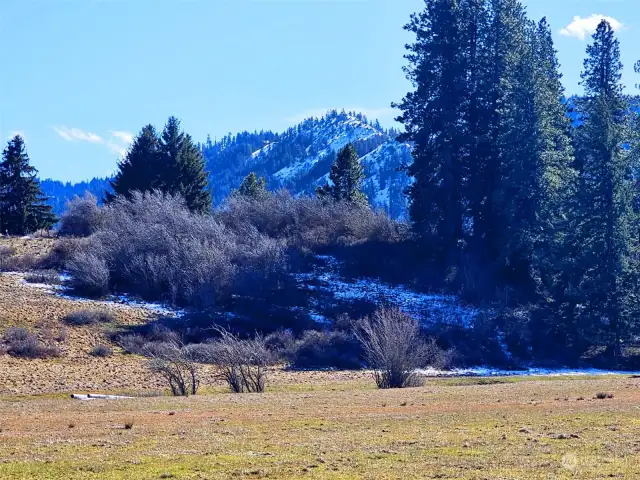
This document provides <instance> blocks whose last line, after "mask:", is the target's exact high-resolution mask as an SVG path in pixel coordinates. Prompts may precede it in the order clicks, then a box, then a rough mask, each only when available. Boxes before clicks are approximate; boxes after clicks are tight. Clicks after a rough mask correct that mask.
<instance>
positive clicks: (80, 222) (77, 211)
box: [58, 193, 102, 237]
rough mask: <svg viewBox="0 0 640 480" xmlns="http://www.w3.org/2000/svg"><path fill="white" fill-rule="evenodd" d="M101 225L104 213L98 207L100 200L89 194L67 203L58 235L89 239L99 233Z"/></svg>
mask: <svg viewBox="0 0 640 480" xmlns="http://www.w3.org/2000/svg"><path fill="white" fill-rule="evenodd" d="M101 224H102V211H101V210H100V208H99V207H98V200H97V199H96V197H94V196H93V195H92V194H91V193H87V194H86V195H85V196H83V197H77V196H76V197H75V198H74V199H73V200H70V201H69V202H67V205H66V209H65V212H64V213H63V214H62V216H61V217H60V227H59V229H58V235H61V236H72V237H88V236H89V235H91V234H93V233H95V232H97V231H98V229H99V228H100V225H101Z"/></svg>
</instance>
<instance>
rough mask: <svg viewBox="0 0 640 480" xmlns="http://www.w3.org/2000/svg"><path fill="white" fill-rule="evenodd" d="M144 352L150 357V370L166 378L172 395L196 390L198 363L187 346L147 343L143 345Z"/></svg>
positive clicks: (197, 384) (191, 393)
mask: <svg viewBox="0 0 640 480" xmlns="http://www.w3.org/2000/svg"><path fill="white" fill-rule="evenodd" d="M145 354H146V355H147V356H149V357H150V358H151V360H150V361H149V368H150V370H151V371H152V372H154V373H157V374H160V375H162V376H163V377H164V378H165V379H166V380H167V382H168V383H169V387H170V388H171V393H172V394H173V395H174V396H188V395H195V394H196V393H197V392H198V387H199V386H200V380H199V378H198V364H197V362H196V358H195V355H194V352H193V351H192V349H191V348H190V347H189V346H185V345H183V344H179V343H173V342H166V343H149V344H147V345H146V346H145Z"/></svg>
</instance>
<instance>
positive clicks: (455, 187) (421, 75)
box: [396, 0, 469, 260]
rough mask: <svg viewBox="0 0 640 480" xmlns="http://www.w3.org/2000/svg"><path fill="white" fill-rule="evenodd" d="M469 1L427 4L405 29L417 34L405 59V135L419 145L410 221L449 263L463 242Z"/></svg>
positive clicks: (401, 119)
mask: <svg viewBox="0 0 640 480" xmlns="http://www.w3.org/2000/svg"><path fill="white" fill-rule="evenodd" d="M468 6H469V2H467V1H466V0H461V1H458V0H434V1H430V2H426V7H425V9H424V11H423V12H421V13H419V14H414V15H412V17H411V21H410V23H409V24H408V25H406V26H405V29H406V30H407V31H409V32H412V33H413V34H415V35H416V42H415V43H414V44H412V45H409V46H408V47H407V48H408V50H409V52H408V53H407V55H406V56H405V58H406V59H407V60H408V61H409V66H408V67H406V68H405V72H406V74H407V78H408V79H409V80H410V81H411V82H412V84H413V86H414V88H415V90H414V91H412V92H410V93H408V94H407V96H406V97H405V98H404V99H403V100H402V102H401V103H400V104H399V105H396V106H397V107H398V108H400V109H401V110H402V115H401V116H400V117H399V118H398V119H397V120H398V121H399V122H401V123H403V124H404V126H405V129H406V133H405V134H404V135H402V136H401V138H400V139H401V140H403V141H412V142H414V144H415V148H414V161H413V164H412V165H410V166H409V168H408V174H409V175H410V176H411V177H413V178H414V180H415V181H414V183H413V184H412V185H411V186H410V187H409V191H408V195H409V198H410V216H411V220H412V222H413V226H414V229H415V231H416V233H418V234H419V235H420V237H421V238H423V240H424V241H425V242H426V243H427V244H428V246H429V247H430V248H431V249H435V250H436V251H437V252H441V253H443V252H444V253H446V255H445V257H448V259H449V260H451V259H452V258H455V257H457V254H456V251H457V250H458V249H459V248H460V246H461V242H462V239H463V220H464V200H463V192H462V187H463V173H464V165H465V161H466V152H467V150H466V141H467V138H468V137H467V134H468V130H467V126H466V124H465V123H464V122H462V121H461V115H463V112H464V110H465V105H466V102H467V98H468V90H467V84H466V80H467V67H466V61H467V58H466V55H465V53H466V47H467V45H466V41H467V39H466V37H465V35H464V33H463V32H464V25H463V23H462V20H463V19H464V18H465V17H464V14H463V11H464V9H465V8H468Z"/></svg>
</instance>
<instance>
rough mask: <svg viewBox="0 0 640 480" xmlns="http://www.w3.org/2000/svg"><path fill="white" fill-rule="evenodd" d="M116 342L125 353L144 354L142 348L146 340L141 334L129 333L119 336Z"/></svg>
mask: <svg viewBox="0 0 640 480" xmlns="http://www.w3.org/2000/svg"><path fill="white" fill-rule="evenodd" d="M117 343H118V345H120V347H121V348H122V349H123V350H124V351H125V353H130V354H132V355H144V353H145V350H144V348H145V345H146V344H147V343H148V342H147V339H146V338H144V337H143V336H142V335H136V334H131V335H122V336H120V337H119V338H118V340H117Z"/></svg>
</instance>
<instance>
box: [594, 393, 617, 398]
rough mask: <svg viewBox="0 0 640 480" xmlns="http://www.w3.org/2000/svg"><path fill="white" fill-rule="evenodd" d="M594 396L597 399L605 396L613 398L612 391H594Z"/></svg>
mask: <svg viewBox="0 0 640 480" xmlns="http://www.w3.org/2000/svg"><path fill="white" fill-rule="evenodd" d="M596 398H597V399H598V400H604V399H605V398H613V394H612V393H605V392H598V393H596Z"/></svg>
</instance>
